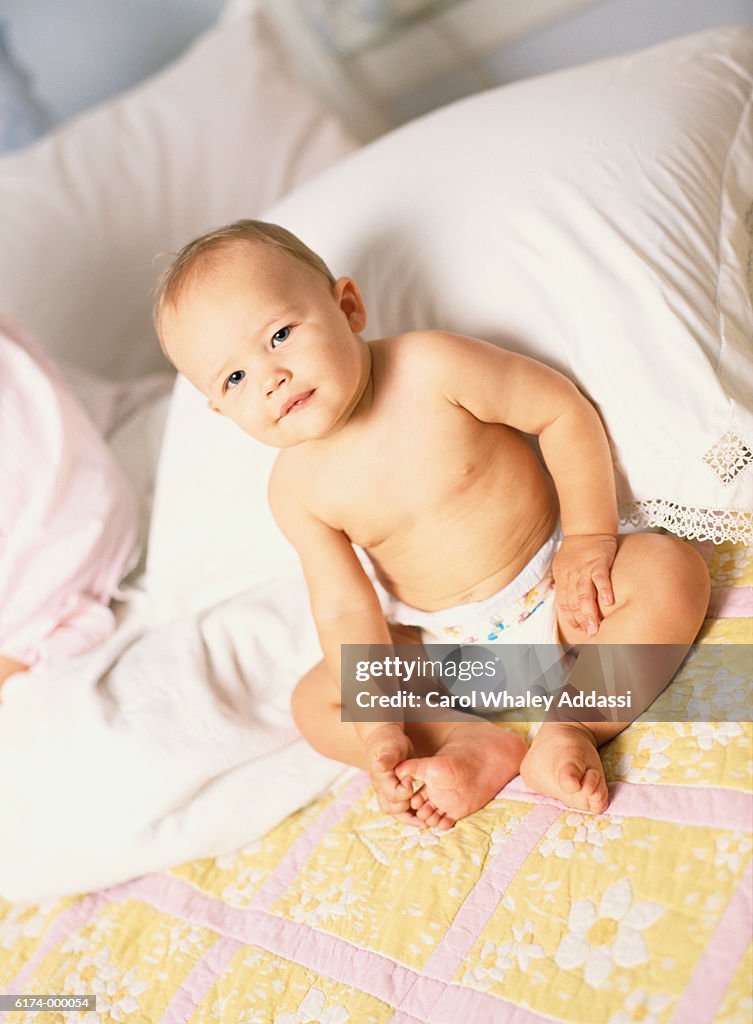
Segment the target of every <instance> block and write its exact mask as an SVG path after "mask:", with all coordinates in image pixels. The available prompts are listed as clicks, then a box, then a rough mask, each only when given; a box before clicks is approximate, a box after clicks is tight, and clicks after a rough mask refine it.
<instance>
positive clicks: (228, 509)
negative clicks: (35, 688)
mask: <svg viewBox="0 0 753 1024" xmlns="http://www.w3.org/2000/svg"><path fill="white" fill-rule="evenodd" d="M752 85H753V31H751V30H750V29H721V30H719V29H718V30H714V31H711V32H706V33H703V34H700V35H694V36H690V37H687V38H683V39H680V40H676V41H673V42H670V43H668V44H665V45H662V46H659V47H656V48H653V49H650V50H646V51H644V52H640V53H637V54H631V55H628V56H621V57H618V58H616V59H612V60H606V61H600V62H598V63H594V64H589V65H586V66H583V67H580V68H575V69H571V70H566V71H564V72H558V73H555V74H550V75H546V76H543V77H541V78H536V79H532V80H530V81H526V82H521V83H515V84H513V85H509V86H506V87H503V88H500V89H496V90H493V91H491V92H487V93H484V94H481V95H478V96H475V97H473V98H470V99H468V100H465V101H462V102H460V103H457V104H454V105H452V106H450V107H448V108H446V109H444V110H442V111H439V112H437V113H435V114H432V115H430V116H428V117H426V118H423V119H421V120H420V121H417V122H414V123H413V124H410V125H408V126H406V127H404V128H402V129H400V130H398V131H396V132H394V133H392V134H391V135H389V136H387V137H384V138H383V139H380V140H378V141H377V142H376V143H373V144H372V145H370V146H369V147H367V148H365V149H363V150H361V151H360V152H359V153H357V154H355V156H354V157H352V158H351V159H350V160H348V161H346V162H345V163H341V164H340V165H338V166H337V167H335V168H333V169H332V170H331V171H330V172H329V173H328V174H326V175H324V176H323V177H321V178H319V179H318V180H317V181H315V182H313V183H311V184H309V185H307V186H304V187H303V188H302V189H300V190H299V191H298V192H296V193H295V195H293V196H290V197H288V198H287V199H285V200H283V201H282V202H281V203H279V204H278V205H276V206H275V207H274V208H273V209H272V210H271V211H268V214H267V219H270V220H274V221H278V222H279V223H282V224H284V225H285V226H286V227H288V228H290V229H291V230H293V231H295V232H297V233H298V234H299V235H300V236H301V237H302V238H303V240H304V241H305V242H306V243H307V244H309V245H310V246H312V247H313V248H314V249H315V250H317V251H319V252H320V253H321V254H322V256H323V257H324V258H325V260H327V261H328V262H329V263H330V265H331V267H332V270H333V271H334V272H335V273H336V274H344V273H348V274H352V275H353V276H354V277H355V278H356V279H357V280H358V281H359V282H360V284H361V286H362V288H363V290H364V294H365V298H366V302H367V305H368V307H369V309H370V314H371V319H370V325H369V330H370V332H371V334H372V336H380V335H384V334H389V333H391V332H396V331H400V330H406V329H411V328H426V327H434V328H446V329H449V330H452V331H457V332H460V333H464V334H470V335H476V336H479V337H482V338H487V339H489V340H491V341H494V342H498V343H500V344H503V345H505V346H508V347H510V348H512V349H514V350H516V351H520V352H525V353H527V354H530V355H532V356H534V357H536V358H539V359H541V360H543V361H544V362H547V363H549V364H550V365H552V366H554V367H556V368H557V369H559V370H561V371H562V372H564V373H566V374H567V375H568V376H570V377H571V378H572V379H573V380H574V381H576V382H577V383H578V384H579V386H580V387H581V388H582V389H583V390H584V391H585V392H586V394H587V395H588V396H589V397H590V398H591V399H592V401H594V402H595V403H596V405H597V406H598V408H599V410H600V411H601V414H602V417H603V419H604V422H605V424H606V427H607V429H608V432H609V435H610V438H611V442H612V446H613V452H614V457H615V462H616V465H617V469H618V478H619V492H620V500H621V510H622V514H623V516H625V517H629V518H632V519H633V520H634V521H637V522H639V523H641V524H642V525H653V524H663V525H666V526H668V527H669V528H670V529H671V530H674V531H675V532H678V533H684V534H687V535H690V536H697V537H711V538H713V539H714V540H719V539H722V538H724V537H732V538H735V537H737V538H739V539H743V538H745V539H748V540H753V412H752V411H751V405H752V404H753V345H752V344H751V338H752V337H753V310H752V308H751V294H750V286H751V280H750V275H751V270H750V268H751V243H752V239H751V234H750V231H751V222H752V220H753V212H752V211H753V115H752V113H751V86H752ZM417 386H420V383H417ZM233 431H234V428H233V427H232V426H231V425H230V424H224V423H221V421H220V420H219V417H216V416H213V415H212V414H211V413H209V412H208V411H206V410H205V406H204V403H203V401H201V400H198V399H197V398H196V396H195V393H194V392H193V389H192V388H191V386H190V385H189V384H187V383H186V382H185V381H182V380H180V381H179V382H178V384H177V386H176V390H175V393H174V398H173V409H172V415H171V417H170V420H169V425H168V430H167V437H166V443H165V447H164V449H163V453H162V458H161V466H160V470H159V478H158V495H157V505H156V509H155V518H154V521H153V528H152V535H151V547H150V558H149V564H150V567H151V572H152V581H153V584H154V585H155V586H156V587H158V588H162V589H166V590H168V591H171V592H179V591H180V590H184V591H185V590H188V589H190V588H192V587H193V588H195V587H197V586H198V585H200V584H203V583H205V582H207V581H208V580H209V579H211V578H213V577H214V578H220V577H221V576H224V577H225V578H226V579H229V578H231V577H233V576H234V575H235V574H239V573H249V572H254V571H268V570H269V567H270V562H271V561H272V560H273V559H274V558H276V557H278V549H279V547H280V542H276V541H274V540H273V539H272V538H273V526H272V524H271V522H270V520H269V516H268V513H267V512H266V510H265V507H264V506H263V505H262V502H263V491H264V485H265V484H266V478H267V474H268V471H269V466H270V464H271V457H270V453H269V452H268V451H267V450H265V449H264V448H262V447H261V446H260V445H256V444H254V442H252V441H250V440H249V439H247V438H244V437H242V435H241V434H240V432H236V433H235V434H234V433H233ZM725 445H727V446H728V447H729V448H730V449H733V451H732V452H731V454H730V453H727V451H726V449H725ZM189 449H190V450H189ZM706 510H715V511H713V512H709V511H706ZM189 538H190V548H187V547H186V546H185V545H187V544H188V540H189ZM218 541H219V546H217V545H218ZM213 552H214V553H215V556H216V557H215V556H213ZM228 553H230V554H229V555H228Z"/></svg>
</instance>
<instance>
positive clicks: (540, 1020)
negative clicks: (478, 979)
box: [390, 985, 687, 1024]
mask: <svg viewBox="0 0 753 1024" xmlns="http://www.w3.org/2000/svg"><path fill="white" fill-rule="evenodd" d="M427 1020H428V1018H427ZM555 1020H556V1021H557V1024H561V1018H559V1017H556V1018H555V1017H549V1016H547V1015H544V1014H540V1013H537V1012H536V1011H535V1010H529V1009H528V1008H527V1007H525V1006H519V1005H516V1004H515V1003H508V1002H507V1001H506V1000H504V999H500V998H498V997H497V996H492V995H488V994H487V993H486V992H476V991H475V990H474V989H470V988H463V987H462V986H460V985H448V986H447V988H446V989H445V990H444V992H443V993H442V995H441V997H440V999H439V1001H438V1002H437V1003H436V1004H435V1005H434V1006H433V1007H432V1011H431V1024H458V1022H460V1021H467V1022H468V1024H475V1022H476V1021H483V1022H484V1024H552V1021H555ZM390 1024H393V1022H392V1021H390ZM395 1024H398V1022H397V1021H396V1022H395ZM422 1024H423V1022H422ZM685 1024H687V1021H686V1022H685Z"/></svg>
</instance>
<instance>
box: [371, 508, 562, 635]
mask: <svg viewBox="0 0 753 1024" xmlns="http://www.w3.org/2000/svg"><path fill="white" fill-rule="evenodd" d="M561 543H562V531H561V529H560V527H559V526H558V527H557V529H556V530H555V531H554V533H553V534H552V536H551V537H550V538H549V540H548V541H546V543H545V544H544V545H543V546H542V547H541V548H539V550H538V551H537V552H536V554H535V555H534V556H533V558H532V559H531V561H530V562H529V563H528V564H527V565H526V566H525V567H524V568H523V569H522V570H521V571H520V572H519V573H518V575H517V576H516V577H515V579H514V580H512V581H511V582H510V583H508V584H507V585H506V586H504V587H503V588H502V589H501V590H500V591H498V592H497V593H496V594H494V595H493V596H492V597H488V598H486V600H484V601H473V602H470V603H468V604H462V605H456V606H455V607H453V608H441V609H440V610H439V611H433V612H427V611H422V610H421V609H420V608H412V607H411V606H410V605H408V604H405V603H404V602H403V601H398V600H397V598H395V597H393V596H392V595H391V594H390V593H388V592H387V591H386V590H385V588H384V587H382V586H381V585H379V584H378V583H377V584H376V588H377V593H378V594H379V597H380V600H381V603H382V609H383V610H384V614H385V616H386V618H387V620H388V621H389V622H394V623H400V624H401V625H403V626H418V627H419V629H420V630H421V636H422V640H423V642H424V643H425V644H455V645H470V644H482V645H483V646H487V645H488V644H558V645H559V636H558V633H557V617H556V613H555V605H554V580H553V577H552V562H553V561H554V556H555V555H556V553H557V550H558V548H559V546H560V544H561Z"/></svg>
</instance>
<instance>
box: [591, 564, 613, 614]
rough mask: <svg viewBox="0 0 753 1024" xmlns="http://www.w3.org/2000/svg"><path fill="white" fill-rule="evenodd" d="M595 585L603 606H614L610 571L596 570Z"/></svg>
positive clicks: (593, 578)
mask: <svg viewBox="0 0 753 1024" xmlns="http://www.w3.org/2000/svg"><path fill="white" fill-rule="evenodd" d="M591 579H592V580H593V585H594V586H595V587H596V591H597V593H598V595H599V600H600V601H601V603H602V604H606V605H609V604H614V590H612V579H611V577H610V575H609V570H608V569H596V570H595V571H594V574H593V576H592V577H591Z"/></svg>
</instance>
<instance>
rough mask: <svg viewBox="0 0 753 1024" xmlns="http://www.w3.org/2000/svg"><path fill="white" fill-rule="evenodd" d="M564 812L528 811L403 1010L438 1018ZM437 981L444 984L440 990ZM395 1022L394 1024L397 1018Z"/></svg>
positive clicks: (545, 807)
mask: <svg viewBox="0 0 753 1024" xmlns="http://www.w3.org/2000/svg"><path fill="white" fill-rule="evenodd" d="M561 813H562V811H561V809H560V808H559V807H553V806H551V805H546V804H539V805H538V806H536V807H534V808H533V809H532V810H531V811H529V812H528V814H527V815H526V816H525V818H524V819H523V821H522V822H521V823H520V824H519V826H518V827H517V828H516V829H515V831H514V832H513V833H512V835H511V836H510V837H509V838H508V839H507V842H506V843H505V844H504V846H503V848H502V849H501V850H500V852H499V853H498V854H497V855H496V856H495V857H494V859H493V860H492V861H491V863H490V864H489V866H488V867H487V869H486V871H484V873H483V874H482V875H481V877H480V878H479V880H478V881H477V882H476V884H475V885H474V887H473V889H472V890H471V891H470V893H469V894H468V896H467V897H466V899H465V902H464V903H463V905H462V907H461V908H460V910H459V911H458V913H457V914H456V916H455V920H454V921H453V922H452V924H451V926H450V927H449V928H448V930H447V932H446V933H445V935H444V937H443V939H442V941H441V942H440V943H439V945H438V946H437V947H436V949H435V950H434V952H433V953H432V955H431V956H430V957H429V960H428V961H427V963H426V967H425V974H424V976H423V977H420V978H417V979H416V983H415V985H413V987H412V988H411V989H410V991H409V992H408V994H407V996H406V998H405V999H404V1000H403V1002H402V1003H400V1005H399V1007H398V1010H399V1011H401V1012H407V1013H408V1014H409V1015H412V1016H414V1017H418V1018H419V1020H424V1019H426V1020H428V1019H429V1018H431V1020H432V1022H433V1021H434V1020H435V1019H438V1018H437V1017H436V1010H437V1006H438V1005H439V1004H440V1003H441V1001H442V1000H443V999H444V993H445V989H446V987H447V986H446V983H447V982H449V980H450V979H451V978H452V977H453V975H454V974H455V972H456V971H457V969H458V967H459V966H460V965H461V964H462V962H463V960H465V958H466V956H467V955H468V953H469V951H470V950H471V948H472V946H473V945H474V944H475V942H476V941H477V940H478V937H479V935H480V934H481V932H482V931H483V929H484V928H485V927H486V924H487V923H488V921H489V919H490V918H491V916H492V915H493V914H494V912H495V910H496V909H497V906H498V905H499V901H500V900H501V899H502V897H503V896H504V894H505V892H506V891H507V889H508V887H509V886H510V884H511V883H512V881H513V879H514V878H515V876H516V875H517V873H518V871H519V870H520V868H521V867H522V866H523V864H524V863H525V861H526V860H527V858H528V857H529V856H530V854H531V852H532V851H533V849H534V848H535V847H536V845H537V843H538V842H539V841H540V840H541V839H542V837H543V836H544V834H545V833H546V831H547V829H548V828H549V826H550V825H552V824H553V823H554V822H555V821H556V820H557V818H559V816H560V815H561ZM436 980H440V981H442V982H444V984H443V985H442V986H441V987H440V988H437V986H436V984H435V981H436ZM468 991H470V990H466V989H462V992H463V998H464V1001H467V999H468ZM494 1002H495V1004H496V1005H497V1007H498V1008H499V1005H500V1004H499V1000H497V999H495V1000H494ZM456 1019H460V1018H456ZM479 1019H487V1018H482V1017H480V1018H479ZM489 1019H496V1018H489ZM390 1024H395V1017H393V1018H392V1020H391V1021H390Z"/></svg>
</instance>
